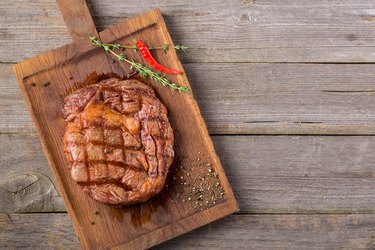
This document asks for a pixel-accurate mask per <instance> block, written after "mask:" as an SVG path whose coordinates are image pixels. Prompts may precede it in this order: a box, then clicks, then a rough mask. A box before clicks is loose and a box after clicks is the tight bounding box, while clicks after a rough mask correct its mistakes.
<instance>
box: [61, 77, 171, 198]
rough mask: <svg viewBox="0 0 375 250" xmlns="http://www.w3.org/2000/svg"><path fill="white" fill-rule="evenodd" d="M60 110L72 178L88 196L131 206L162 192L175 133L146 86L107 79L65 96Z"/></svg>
mask: <svg viewBox="0 0 375 250" xmlns="http://www.w3.org/2000/svg"><path fill="white" fill-rule="evenodd" d="M62 112H63V117H64V119H65V120H66V121H67V122H68V125H67V130H66V132H65V135H64V142H63V143H64V152H65V156H66V161H67V164H68V168H69V170H70V173H71V177H72V178H73V180H74V181H76V182H77V183H78V184H80V185H81V186H82V188H83V190H84V191H85V192H87V193H88V194H89V195H90V196H91V197H92V198H93V199H95V200H97V201H100V202H103V203H106V204H111V205H130V204H134V203H139V202H144V201H146V200H148V199H149V198H150V197H151V196H154V195H155V194H157V193H159V192H160V191H161V189H162V188H163V186H164V183H165V180H166V176H167V173H168V169H169V167H170V165H171V163H172V160H173V157H174V151H173V142H174V136H173V130H172V128H171V126H170V123H169V121H168V117H167V112H168V111H167V109H166V107H165V106H164V105H163V104H162V103H161V102H160V100H159V99H158V98H157V97H156V96H155V93H154V91H153V89H152V88H151V87H149V86H147V85H145V84H143V83H141V82H139V81H137V80H121V79H117V78H110V79H107V80H103V81H101V82H99V83H97V84H95V85H91V86H89V87H86V88H82V89H79V90H77V91H75V92H74V93H72V94H70V95H69V96H67V97H66V98H65V105H64V108H63V110H62Z"/></svg>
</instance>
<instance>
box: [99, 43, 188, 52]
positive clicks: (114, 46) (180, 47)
mask: <svg viewBox="0 0 375 250" xmlns="http://www.w3.org/2000/svg"><path fill="white" fill-rule="evenodd" d="M102 45H103V46H108V47H109V48H112V49H132V50H134V51H138V48H137V46H135V45H121V44H119V43H102ZM169 47H170V46H169V44H166V43H165V44H163V45H162V46H160V47H154V46H148V49H149V50H159V49H161V50H163V51H164V52H167V51H168V50H169ZM173 48H174V49H175V50H180V51H182V52H186V51H187V50H188V49H189V47H188V46H186V45H183V44H176V45H174V46H173Z"/></svg>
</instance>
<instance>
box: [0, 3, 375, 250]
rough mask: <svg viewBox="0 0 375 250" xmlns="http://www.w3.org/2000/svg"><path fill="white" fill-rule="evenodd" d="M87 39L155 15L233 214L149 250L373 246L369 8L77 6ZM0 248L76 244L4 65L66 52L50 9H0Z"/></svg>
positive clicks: (374, 56)
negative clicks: (226, 183)
mask: <svg viewBox="0 0 375 250" xmlns="http://www.w3.org/2000/svg"><path fill="white" fill-rule="evenodd" d="M89 4H90V9H91V12H92V14H93V16H94V21H95V22H96V25H97V27H98V29H99V30H101V29H103V28H106V27H109V26H110V25H112V24H115V23H118V22H119V21H120V20H122V19H123V18H127V17H131V16H134V15H136V14H139V13H142V12H145V11H147V10H149V9H151V8H155V7H158V8H160V9H161V11H162V13H163V14H164V17H165V19H166V22H167V26H168V28H169V30H170V33H171V35H172V38H173V39H174V41H175V43H183V44H187V45H189V46H190V47H191V49H190V50H189V52H187V53H185V54H180V58H181V59H182V62H183V63H184V67H185V68H186V71H187V74H188V77H189V79H190V82H191V84H192V86H193V88H194V93H195V96H196V98H197V100H198V103H199V105H200V108H201V110H202V113H203V116H204V118H205V120H206V122H207V126H208V128H209V131H210V133H211V134H212V138H213V141H214V144H215V147H216V150H217V152H218V154H219V156H220V158H221V160H222V163H223V166H224V167H225V169H226V173H227V175H228V178H229V180H230V182H231V184H232V187H233V189H234V192H235V195H236V197H237V199H238V201H239V203H240V207H241V212H240V213H238V214H235V215H232V216H229V217H227V218H225V219H223V220H220V221H217V222H215V223H213V224H211V225H208V226H206V227H203V228H200V229H198V230H196V231H193V232H191V233H188V234H186V235H183V236H181V237H178V238H176V239H173V240H171V241H169V242H167V243H164V244H162V245H160V246H159V247H158V248H163V249H164V248H177V247H185V248H191V249H193V248H194V249H196V248H202V249H207V248H212V249H217V248H223V249H226V248H231V247H236V248H254V249H272V248H287V249H301V248H317V249H333V248H354V249H360V248H363V249H375V154H374V153H375V137H374V135H375V82H374V80H375V65H374V64H373V63H374V62H375V46H374V45H375V2H374V1H373V0H361V1H358V0H345V1H329V0H316V1H310V0H309V1H308V0H300V1H293V0H284V1H276V0H245V1H241V0H234V1H216V0H210V1H202V0H190V1H182V0H181V1H176V0H165V1H157V0H153V1H139V2H138V1H137V2H134V1H128V0H126V1H125V0H101V1H99V0H91V1H89ZM0 40H1V46H0V72H1V74H0V162H1V166H0V248H25V247H28V248H33V249H75V248H78V247H79V242H78V239H77V238H76V236H75V233H74V231H73V228H72V226H71V222H70V221H69V218H68V216H67V214H66V213H65V207H64V204H63V202H62V200H61V198H60V196H59V194H58V192H57V191H56V189H55V186H54V180H53V177H52V175H51V171H50V170H49V167H48V165H47V161H46V159H45V157H44V155H43V153H42V149H41V146H40V143H39V140H38V138H37V136H36V134H35V130H34V128H33V125H32V123H31V119H30V116H29V114H28V112H27V110H26V107H25V104H24V101H23V98H22V96H21V93H20V90H19V89H18V86H17V83H16V80H15V78H14V76H13V72H12V65H13V64H14V63H16V62H18V61H21V60H23V59H25V58H28V57H32V56H34V55H36V54H38V53H40V52H43V51H48V50H51V49H53V48H56V47H59V46H61V45H64V44H66V43H68V42H69V41H70V37H69V34H68V30H67V28H66V26H65V24H64V22H63V19H62V17H61V15H60V13H59V10H58V8H57V5H56V3H55V2H54V1H53V0H33V1H25V0H5V1H2V3H1V4H0Z"/></svg>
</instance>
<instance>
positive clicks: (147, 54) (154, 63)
mask: <svg viewBox="0 0 375 250" xmlns="http://www.w3.org/2000/svg"><path fill="white" fill-rule="evenodd" d="M135 46H137V48H138V50H139V52H141V55H142V56H143V58H144V59H145V60H146V61H147V62H148V63H149V64H150V65H151V66H152V67H153V68H155V69H156V70H158V71H160V72H166V73H168V74H176V75H178V74H181V73H182V71H180V70H175V69H168V68H166V67H164V66H163V65H161V64H159V63H158V62H157V61H156V60H155V58H154V57H153V56H152V55H151V53H150V51H149V50H148V48H147V46H146V45H145V44H144V43H143V42H142V41H141V40H139V39H138V40H137V42H136V43H135Z"/></svg>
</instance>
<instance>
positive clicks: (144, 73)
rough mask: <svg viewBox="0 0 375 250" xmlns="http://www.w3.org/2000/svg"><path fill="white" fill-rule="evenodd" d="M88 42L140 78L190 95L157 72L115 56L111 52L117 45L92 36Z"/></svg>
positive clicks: (125, 58) (122, 55) (117, 55)
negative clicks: (123, 63)
mask: <svg viewBox="0 0 375 250" xmlns="http://www.w3.org/2000/svg"><path fill="white" fill-rule="evenodd" d="M90 40H91V41H92V42H93V43H94V44H95V45H96V46H98V47H101V48H103V49H104V51H105V52H109V53H111V54H112V55H114V56H115V57H116V58H117V60H118V61H122V62H126V63H128V64H130V69H135V70H136V71H137V72H138V73H139V75H140V76H141V77H143V78H150V79H151V80H153V81H154V82H156V83H158V84H161V85H163V86H167V87H169V88H171V89H172V90H174V91H179V92H185V93H190V89H189V88H188V87H186V86H180V85H177V84H175V83H173V82H171V81H170V80H168V79H167V78H165V77H164V76H162V75H160V74H159V73H158V72H155V71H152V70H151V69H150V68H148V67H146V66H144V65H142V64H140V63H138V62H136V61H134V60H130V59H128V58H127V57H126V56H125V55H124V54H117V53H116V52H115V51H113V49H112V48H115V49H119V48H120V47H119V46H117V45H115V46H113V44H105V43H101V42H100V41H99V39H97V38H96V37H94V36H92V37H90Z"/></svg>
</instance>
